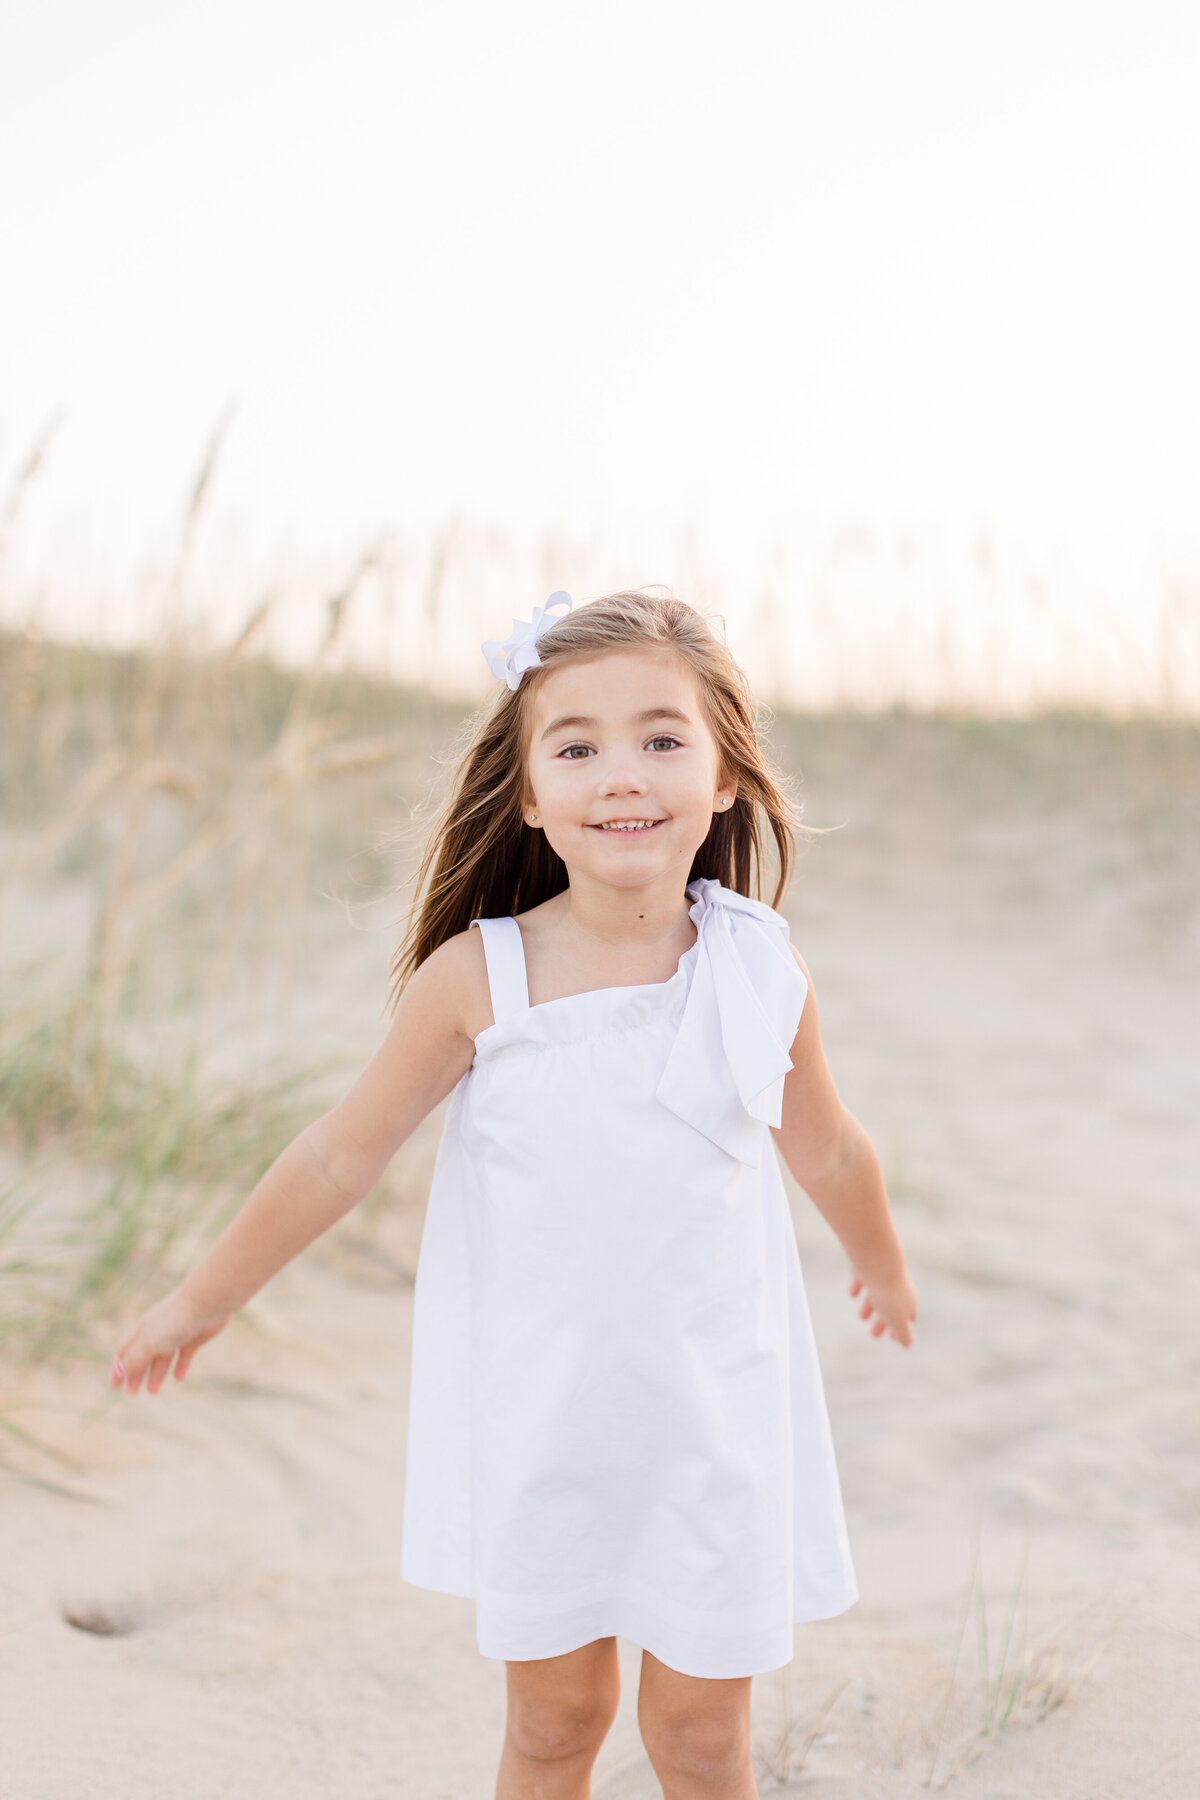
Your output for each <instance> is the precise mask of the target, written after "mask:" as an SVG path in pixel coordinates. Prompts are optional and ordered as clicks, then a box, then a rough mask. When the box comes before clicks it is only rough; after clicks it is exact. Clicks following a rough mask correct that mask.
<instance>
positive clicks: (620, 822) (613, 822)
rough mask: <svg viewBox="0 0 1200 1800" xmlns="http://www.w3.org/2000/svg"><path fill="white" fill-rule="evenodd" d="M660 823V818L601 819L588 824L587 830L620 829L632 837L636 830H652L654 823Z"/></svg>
mask: <svg viewBox="0 0 1200 1800" xmlns="http://www.w3.org/2000/svg"><path fill="white" fill-rule="evenodd" d="M661 824H662V820H661V819H601V820H600V821H599V822H598V823H597V824H595V825H590V826H589V827H588V829H589V831H621V832H625V833H627V834H628V835H629V836H631V837H632V836H633V835H634V833H636V832H644V831H653V829H654V827H655V826H656V825H661Z"/></svg>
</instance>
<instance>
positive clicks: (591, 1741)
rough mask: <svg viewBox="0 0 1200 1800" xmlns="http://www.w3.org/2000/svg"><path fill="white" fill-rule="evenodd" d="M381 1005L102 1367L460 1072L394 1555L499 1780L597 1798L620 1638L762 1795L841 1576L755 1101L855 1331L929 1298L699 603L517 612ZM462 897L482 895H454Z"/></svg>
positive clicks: (160, 1376)
mask: <svg viewBox="0 0 1200 1800" xmlns="http://www.w3.org/2000/svg"><path fill="white" fill-rule="evenodd" d="M484 652H485V654H486V655H487V656H488V659H489V661H490V662H491V664H492V667H493V670H494V671H495V673H496V674H497V675H499V676H501V677H503V679H504V683H505V685H504V687H503V689H502V690H501V691H500V693H499V696H498V698H497V699H496V701H495V703H494V705H493V706H492V707H491V708H490V709H489V710H488V712H487V713H486V716H484V717H483V719H482V722H481V723H480V724H479V725H478V726H477V729H476V731H475V734H474V737H473V739H472V741H471V743H470V745H469V747H468V748H467V750H466V752H465V754H464V756H463V758H462V761H461V764H460V766H459V769H458V773H457V776H456V779H455V782H454V784H453V790H452V793H451V796H450V799H449V801H448V803H447V805H446V808H445V811H444V813H443V815H442V817H441V820H440V822H439V823H438V825H437V827H436V828H435V830H434V832H433V835H432V838H431V841H430V844H429V847H428V849H427V851H426V854H425V857H424V860H423V863H422V866H421V870H420V875H419V880H418V895H419V904H418V906H417V908H416V909H415V911H414V915H413V922H412V925H411V927H410V931H409V935H408V938H407V941H406V942H405V944H404V946H403V947H402V950H401V952H400V954H399V955H398V957H397V960H396V966H395V974H396V981H397V988H398V992H399V999H398V1004H397V1006H396V1011H395V1020H394V1023H393V1025H392V1028H391V1030H390V1033H389V1035H388V1037H387V1039H386V1041H385V1042H384V1044H383V1046H382V1048H381V1049H380V1050H379V1051H378V1053H377V1054H376V1056H375V1057H374V1059H373V1060H372V1061H371V1063H370V1064H369V1065H368V1067H367V1068H366V1070H365V1071H364V1073H363V1074H362V1075H361V1076H360V1077H359V1079H358V1081H357V1082H356V1083H355V1085H354V1086H353V1088H352V1089H351V1090H350V1092H349V1094H348V1095H347V1096H346V1098H345V1099H344V1100H343V1101H341V1103H340V1104H339V1105H338V1106H336V1107H334V1109H333V1111H332V1112H330V1113H328V1114H327V1115H326V1116H325V1117H324V1118H322V1119H319V1120H317V1122H316V1123H315V1124H313V1125H310V1126H309V1127H308V1129H307V1130H305V1131H304V1132H302V1133H301V1134H300V1136H299V1137H298V1138H297V1139H296V1140H295V1142H294V1143H293V1144H292V1145H291V1146H290V1147H289V1148H288V1149H287V1150H285V1151H284V1152H283V1154H282V1155H281V1156H280V1157H279V1159H278V1161H277V1162H276V1163H275V1164H274V1166H273V1167H272V1168H271V1169H270V1170H269V1171H268V1172H267V1174H266V1175H265V1176H264V1177H263V1179H262V1180H261V1181H260V1182H259V1184H258V1186H257V1187H256V1188H255V1189H254V1191H253V1192H252V1194H251V1195H250V1197H249V1199H248V1200H247V1201H246V1203H245V1205H244V1207H243V1208H242V1210H241V1212H240V1213H239V1214H238V1216H237V1217H236V1218H235V1219H234V1221H233V1222H232V1224H231V1225H230V1226H229V1227H228V1229H227V1230H226V1231H225V1232H224V1234H223V1235H222V1237H221V1238H220V1239H219V1240H218V1242H217V1243H216V1244H215V1246H214V1247H213V1249H212V1250H210V1251H209V1253H208V1254H207V1256H205V1257H204V1258H203V1260H202V1261H201V1262H200V1263H199V1264H198V1265H197V1266H196V1268H195V1269H194V1270H193V1271H192V1272H191V1274H190V1275H188V1277H187V1278H186V1280H185V1281H184V1282H183V1283H182V1285H181V1286H180V1287H179V1288H177V1289H176V1290H175V1291H174V1292H173V1293H171V1294H169V1295H168V1296H167V1297H166V1298H165V1299H164V1300H162V1301H160V1302H159V1303H158V1305H156V1306H154V1307H152V1308H151V1309H150V1310H149V1311H148V1312H147V1313H146V1314H145V1316H144V1317H143V1318H142V1319H141V1320H140V1321H139V1323H138V1324H137V1325H136V1326H135V1327H134V1329H133V1330H132V1331H131V1332H130V1333H129V1335H128V1336H127V1337H126V1338H125V1340H124V1341H123V1342H122V1344H121V1345H120V1348H119V1349H118V1351H117V1354H116V1357H115V1358H114V1361H113V1366H112V1372H111V1380H112V1382H113V1385H114V1386H117V1387H120V1386H122V1385H123V1386H125V1387H126V1388H127V1389H128V1391H129V1392H130V1393H131V1394H136V1393H137V1392H138V1389H139V1388H140V1387H141V1385H142V1383H143V1381H144V1382H145V1384H146V1388H147V1391H148V1392H150V1393H157V1392H158V1391H159V1389H160V1388H161V1387H162V1384H163V1382H164V1380H165V1378H166V1376H167V1373H168V1371H169V1370H170V1368H171V1365H172V1362H174V1370H175V1376H176V1378H177V1379H182V1378H183V1377H184V1376H185V1375H186V1374H187V1372H188V1369H189V1368H190V1367H191V1364H192V1361H193V1359H194V1357H195V1355H196V1352H197V1351H198V1350H199V1348H200V1347H201V1345H202V1344H205V1343H207V1342H208V1340H209V1339H210V1338H212V1337H215V1336H216V1334H217V1332H219V1331H220V1330H222V1329H223V1327H224V1326H225V1325H226V1324H227V1323H228V1321H229V1319H230V1317H231V1315H232V1314H233V1313H234V1312H236V1311H237V1309H238V1308H239V1307H241V1306H244V1305H245V1303H246V1302H247V1301H248V1300H249V1299H250V1297H251V1295H253V1294H255V1293H256V1292H257V1291H258V1290H259V1288H261V1287H262V1286H263V1284H264V1282H266V1281H268V1280H269V1279H270V1277H271V1276H272V1275H273V1274H274V1273H275V1272H276V1270H278V1269H279V1268H281V1267H282V1266H283V1264H284V1263H286V1262H287V1261H288V1260H289V1258H291V1257H293V1256H295V1255H296V1254H297V1252H298V1251H300V1250H302V1249H303V1248H304V1247H305V1245H306V1244H309V1243H311V1242H312V1241H313V1239H314V1238H316V1237H317V1236H318V1235H319V1234H320V1233H321V1232H323V1231H325V1230H326V1229H327V1228H328V1227H329V1226H330V1225H332V1224H333V1223H334V1221H335V1220H336V1219H339V1218H341V1217H342V1215H343V1214H344V1213H346V1212H347V1211H349V1209H350V1208H351V1207H352V1206H354V1205H355V1203H356V1202H357V1201H358V1200H360V1199H361V1198H362V1197H363V1195H364V1194H366V1193H367V1191H368V1190H369V1189H370V1188H371V1187H372V1186H373V1184H374V1183H375V1182H376V1181H377V1180H378V1179H379V1177H380V1175H381V1174H382V1173H383V1170H384V1168H385V1166H386V1165H387V1162H388V1160H389V1159H390V1158H391V1157H392V1156H393V1155H394V1153H395V1151H396V1150H397V1149H398V1147H399V1146H400V1145H401V1144H402V1143H403V1142H404V1140H405V1139H406V1138H407V1137H408V1136H409V1134H410V1132H412V1130H413V1129H414V1128H415V1126H416V1125H418V1124H419V1123H420V1121H421V1120H422V1119H423V1118H424V1117H425V1116H426V1114H427V1113H428V1112H429V1111H430V1109H431V1108H432V1107H434V1106H436V1105H437V1104H438V1102H439V1101H440V1100H442V1099H444V1098H445V1096H446V1095H447V1094H451V1093H452V1095H453V1097H452V1100H451V1104H450V1109H449V1113H448V1116H447V1119H446V1125H445V1131H444V1134H443V1137H442V1142H441V1147H440V1150H439V1154H438V1160H437V1166H436V1170H435V1174H434V1179H433V1187H432V1191H431V1193H430V1199H429V1211H428V1216H427V1220H426V1224H425V1231H424V1237H423V1240H422V1244H421V1254H420V1260H419V1266H418V1272H417V1281H416V1293H415V1311H414V1325H413V1364H412V1393H411V1413H410V1422H409V1438H408V1465H407V1474H406V1487H405V1500H404V1547H403V1565H402V1572H403V1575H404V1577H405V1579H406V1580H408V1581H411V1582H413V1583H415V1584H416V1585H418V1586H421V1587H429V1588H436V1589H439V1590H442V1591H444V1592H446V1593H451V1594H460V1595H468V1596H471V1597H473V1598H474V1600H475V1603H476V1624H477V1633H478V1639H479V1647H480V1649H481V1651H482V1652H483V1654H484V1655H485V1656H493V1657H498V1658H503V1659H504V1660H505V1661H506V1663H507V1690H508V1720H507V1728H506V1732H505V1741H504V1747H503V1752H502V1756H501V1761H500V1770H499V1777H498V1785H497V1788H496V1795H497V1800H532V1797H533V1796H538V1797H539V1800H586V1796H587V1794H588V1793H589V1791H590V1773H591V1768H592V1764H593V1762H594V1759H595V1756H596V1752H597V1750H598V1749H599V1746H600V1744H601V1742H602V1741H603V1739H604V1736H605V1734H606V1732H607V1730H608V1728H609V1725H610V1724H611V1722H612V1718H613V1715H614V1712H615V1709H616V1704H617V1697H618V1672H617V1671H618V1665H617V1655H616V1640H617V1636H618V1635H620V1636H623V1637H625V1638H627V1639H630V1640H632V1641H633V1642H634V1643H635V1644H638V1645H640V1646H641V1647H642V1650H643V1655H642V1663H641V1676H640V1685H639V1691H638V1719H639V1725H640V1728H641V1732H642V1737H643V1741H644V1743H645V1746H646V1750H647V1753H648V1755H649V1757H650V1760H651V1762H652V1763H653V1765H654V1768H655V1771H656V1772H657V1774H658V1777H659V1780H660V1781H661V1783H662V1789H663V1794H664V1796H665V1797H666V1800H700V1797H702V1796H704V1797H711V1800H717V1797H720V1800H750V1797H752V1796H754V1795H755V1793H756V1791H757V1790H756V1788H755V1784H754V1775H753V1769H752V1763H751V1752H750V1733H749V1707H750V1678H751V1677H752V1676H754V1675H756V1674H759V1673H761V1672H763V1671H766V1670H770V1669H776V1668H779V1667H781V1666H782V1665H783V1664H786V1663H787V1662H789V1661H790V1660H791V1657H792V1650H793V1642H792V1627H793V1623H794V1622H796V1621H799V1620H806V1619H819V1618H827V1617H830V1616H832V1615H833V1614H836V1613H840V1612H842V1611H843V1610H844V1609H845V1608H846V1607H848V1606H849V1605H850V1604H851V1603H852V1602H853V1601H854V1599H855V1598H856V1590H855V1584H854V1573H853V1569H852V1567H851V1561H850V1553H849V1548H848V1545H847V1541H846V1530H845V1524H844V1521H843V1516H842V1505H841V1497H840V1493H839V1488H838V1479H837V1471H836V1468H835V1464H834V1456H833V1447H832V1442H831V1439H830V1432H829V1424H828V1419H827V1415H826V1411H825V1402H824V1397H823V1392H822V1387H821V1378H820V1373H819V1370H818V1365H817V1358H816V1351H815V1347H814V1344H813V1337H812V1331H811V1327H810V1324H809V1317H808V1311H807V1306H806V1303H805V1297H804V1289H803V1285H802V1282H801V1274H800V1263H799V1257H798V1254H797V1249H796V1240H795V1235H794V1232H793V1230H792V1226H791V1220H790V1217H789V1214H788V1208H787V1200H786V1197H785V1193H784V1188H783V1183H782V1179H781V1177H780V1173H779V1167H778V1163H777V1161H776V1157H775V1154H774V1149H773V1146H772V1143H771V1138H772V1136H774V1140H775V1143H776V1144H778V1146H779V1149H780V1151H781V1152H782V1154H783V1158H784V1161H785V1162H786V1163H787V1165H788V1167H789V1169H790V1170H791V1171H792V1174H793V1175H794V1176H795V1177H796V1180H797V1181H798V1182H799V1183H800V1184H801V1186H802V1187H803V1188H804V1189H805V1191H806V1192H807V1193H808V1194H809V1196H810V1197H811V1199H812V1200H813V1201H814V1203H815V1204H816V1206H817V1207H818V1208H819V1209H820V1211H821V1212H822V1213H823V1215H824V1216H825V1218H826V1219H827V1220H828V1222H829V1224H830V1225H831V1226H832V1228H833V1230H834V1231H835V1232H836V1234H837V1236H838V1237H839V1239H840V1240H841V1243H842V1245H843V1247H844V1249H845V1251H846V1254H847V1256H848V1258H849V1261H850V1266H851V1281H850V1293H851V1294H852V1295H854V1296H859V1295H861V1297H862V1298H861V1304H860V1306H859V1315H860V1317H861V1318H863V1319H864V1320H867V1321H869V1322H870V1330H871V1332H872V1334H873V1335H874V1336H875V1337H880V1336H882V1335H883V1334H884V1333H885V1332H886V1333H889V1334H890V1336H891V1337H892V1338H894V1339H895V1340H896V1341H897V1342H899V1343H901V1344H909V1343H911V1342H912V1328H913V1321H914V1319H915V1317H916V1310H917V1308H916V1296H915V1294H914V1291H913V1288H912V1284H911V1282H910V1281H909V1278H908V1274H907V1271H906V1269H905V1263H904V1255H903V1252H902V1250H901V1247H900V1243H899V1240H898V1238H897V1236H896V1232H895V1229H894V1227H893V1223H892V1219H891V1215H890V1212H889V1208H888V1202H887V1197H886V1194H885V1191H884V1184H883V1180H882V1176H881V1173H880V1168H879V1162H878V1159H877V1158H876V1155H875V1152H874V1150H873V1149H872V1147H871V1145H870V1142H869V1141H868V1139H867V1137H866V1135H865V1133H864V1132H863V1130H862V1128H861V1126H860V1125H858V1124H857V1122H856V1121H855V1120H854V1119H853V1118H852V1117H851V1116H850V1115H849V1113H847V1111H846V1110H845V1108H844V1107H843V1105H842V1103H841V1101H840V1100H839V1098H838V1096H837V1093H836V1091H835V1089H834V1086H833V1082H832V1080H831V1078H830V1075H829V1070H828V1068H827V1067H826V1063H825V1058H824V1055H823V1053H822V1050H821V1041H820V1036H819V1033H818V1026H817V1012H816V1005H815V1001H814V996H813V993H812V988H811V984H810V982H809V979H808V971H807V970H806V969H805V967H804V964H803V963H802V961H801V960H800V958H799V956H798V955H797V954H796V952H795V951H794V949H792V948H791V946H790V944H789V942H788V928H787V925H786V924H785V922H784V920H783V919H782V918H781V917H780V915H779V913H778V912H775V911H773V910H772V907H770V906H767V905H765V904H764V903H763V902H762V901H761V900H759V899H756V898H753V897H751V891H752V889H754V888H755V887H756V886H757V884H758V879H759V872H760V869H761V866H762V862H763V860H764V851H765V847H766V846H765V832H766V831H769V832H770V836H771V839H772V840H773V843H774V849H775V854H776V858H777V861H778V865H779V877H778V880H777V882H776V885H775V891H774V894H773V896H772V901H773V904H775V903H777V902H778V901H779V899H780V896H781V895H782V893H783V891H784V888H785V886H786V883H787V878H788V874H789V868H790V863H791V856H792V836H791V824H790V820H789V813H788V808H787V805H786V802H785V800H784V798H783V796H782V794H781V792H780V789H779V787H778V785H777V784H776V781H775V780H774V778H773V777H772V774H771V772H770V769H769V768H768V765H767V762H766V760H765V758H764V755H763V752H762V750H761V748H760V745H759V743H758V741H757V738H756V735H755V729H754V723H753V715H752V710H751V705H750V701H749V696H748V693H747V689H746V683H745V679H744V677H743V676H742V674H741V672H740V670H739V669H738V668H737V666H736V664H735V663H734V661H733V659H732V657H731V656H730V655H729V653H728V651H727V650H726V649H725V647H724V645H723V644H722V643H720V642H719V641H718V640H717V639H716V638H715V637H714V636H713V634H712V633H711V632H710V630H709V629H708V627H707V625H706V624H705V623H704V621H703V620H702V619H701V617H700V616H699V615H698V614H697V613H696V612H694V611H693V610H692V609H691V608H690V607H688V606H686V605H684V604H682V603H681V602H679V601H677V600H673V599H668V600H658V599H652V598H647V597H646V596H645V595H642V594H617V595H614V596H612V597H611V598H609V599H607V600H597V601H593V602H592V603H591V604H590V605H587V606H583V607H581V608H580V609H579V610H578V611H572V610H571V602H570V599H569V597H568V596H566V595H553V596H552V597H551V600H550V601H549V602H548V603H547V605H546V607H544V608H541V607H539V608H538V609H537V610H536V611H535V613H534V617H533V620H532V621H531V622H530V623H529V624H528V625H521V624H518V623H517V622H515V621H514V631H513V635H512V636H511V637H510V638H509V639H508V641H507V643H505V644H495V643H490V644H485V645H484ZM473 927H474V929H473Z"/></svg>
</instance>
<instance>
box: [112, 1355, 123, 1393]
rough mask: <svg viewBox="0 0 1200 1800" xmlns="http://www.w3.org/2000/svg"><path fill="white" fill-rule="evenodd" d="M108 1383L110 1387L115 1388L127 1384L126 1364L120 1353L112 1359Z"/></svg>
mask: <svg viewBox="0 0 1200 1800" xmlns="http://www.w3.org/2000/svg"><path fill="white" fill-rule="evenodd" d="M108 1385H109V1387H115V1388H119V1387H124V1386H125V1364H124V1363H123V1362H122V1361H121V1358H120V1356H119V1355H117V1356H114V1357H113V1359H112V1364H111V1366H110V1368H109V1371H108Z"/></svg>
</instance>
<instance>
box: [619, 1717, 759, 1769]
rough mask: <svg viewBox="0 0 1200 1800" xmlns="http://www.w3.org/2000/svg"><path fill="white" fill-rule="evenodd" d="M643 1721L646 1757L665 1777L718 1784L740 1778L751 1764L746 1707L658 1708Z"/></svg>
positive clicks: (643, 1740) (640, 1722) (748, 1721)
mask: <svg viewBox="0 0 1200 1800" xmlns="http://www.w3.org/2000/svg"><path fill="white" fill-rule="evenodd" d="M638 1722H639V1725H640V1727H641V1732H642V1742H643V1743H644V1744H645V1746H646V1754H647V1755H648V1756H649V1758H650V1761H651V1762H652V1763H653V1765H654V1768H655V1772H656V1773H657V1774H659V1775H660V1776H661V1775H667V1774H669V1775H673V1776H676V1777H690V1778H691V1779H692V1780H693V1781H711V1782H712V1783H713V1784H714V1786H716V1785H719V1784H720V1783H722V1782H729V1781H732V1780H734V1779H736V1777H737V1776H738V1775H740V1774H741V1773H742V1772H743V1771H744V1770H745V1769H746V1767H747V1766H748V1764H749V1762H750V1720H749V1717H748V1714H747V1712H746V1709H745V1708H744V1707H739V1708H738V1709H737V1710H736V1711H735V1710H733V1709H729V1708H725V1707H720V1708H712V1709H700V1708H697V1707H680V1708H673V1709H666V1710H660V1709H655V1710H654V1711H653V1712H649V1711H648V1712H646V1713H645V1714H644V1715H642V1716H641V1717H640V1718H639V1721H638Z"/></svg>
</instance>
